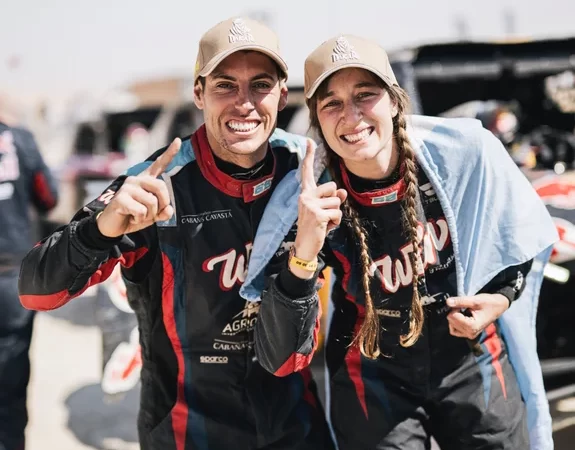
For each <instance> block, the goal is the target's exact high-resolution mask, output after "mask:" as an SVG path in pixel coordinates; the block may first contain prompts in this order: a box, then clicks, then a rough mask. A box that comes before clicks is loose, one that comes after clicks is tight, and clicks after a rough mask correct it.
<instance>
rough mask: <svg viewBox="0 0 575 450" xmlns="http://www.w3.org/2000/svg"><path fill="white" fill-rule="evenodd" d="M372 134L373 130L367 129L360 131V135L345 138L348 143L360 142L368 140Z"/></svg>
mask: <svg viewBox="0 0 575 450" xmlns="http://www.w3.org/2000/svg"><path fill="white" fill-rule="evenodd" d="M370 134H371V128H366V129H365V130H362V131H360V132H359V133H355V134H344V135H343V138H344V139H345V140H346V141H347V142H359V141H361V140H362V139H365V138H367V137H368V136H369V135H370Z"/></svg>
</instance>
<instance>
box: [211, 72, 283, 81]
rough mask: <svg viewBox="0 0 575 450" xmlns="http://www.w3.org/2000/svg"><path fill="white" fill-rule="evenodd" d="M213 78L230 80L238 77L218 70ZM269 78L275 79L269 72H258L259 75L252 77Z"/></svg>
mask: <svg viewBox="0 0 575 450" xmlns="http://www.w3.org/2000/svg"><path fill="white" fill-rule="evenodd" d="M212 78H214V79H220V80H228V81H237V78H235V77H232V76H231V75H227V74H225V73H222V72H216V73H213V74H212ZM263 78H265V79H268V80H271V81H275V77H274V76H273V75H271V74H269V73H267V72H262V73H258V74H257V75H255V76H253V77H252V80H261V79H263Z"/></svg>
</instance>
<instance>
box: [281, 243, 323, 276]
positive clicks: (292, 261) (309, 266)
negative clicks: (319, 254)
mask: <svg viewBox="0 0 575 450" xmlns="http://www.w3.org/2000/svg"><path fill="white" fill-rule="evenodd" d="M288 264H289V265H290V266H293V267H299V268H300V269H302V270H307V271H308V272H315V271H316V270H317V266H318V262H317V258H316V259H315V260H313V261H306V260H304V259H300V258H298V257H297V256H296V255H295V247H292V248H291V249H290V251H289V260H288Z"/></svg>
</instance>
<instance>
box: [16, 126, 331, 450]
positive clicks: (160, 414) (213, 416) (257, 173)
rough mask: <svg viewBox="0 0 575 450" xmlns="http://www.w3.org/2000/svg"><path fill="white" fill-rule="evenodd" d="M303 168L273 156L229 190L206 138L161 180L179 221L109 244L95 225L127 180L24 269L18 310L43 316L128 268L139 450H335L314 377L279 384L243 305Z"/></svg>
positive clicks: (252, 313)
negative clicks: (283, 195)
mask: <svg viewBox="0 0 575 450" xmlns="http://www.w3.org/2000/svg"><path fill="white" fill-rule="evenodd" d="M162 151H163V150H160V151H158V152H156V153H155V154H154V155H152V156H151V157H150V158H149V160H148V161H147V162H145V163H142V164H140V165H138V166H135V167H134V168H133V169H131V170H130V171H128V174H129V175H133V174H137V173H139V172H141V171H142V170H144V169H145V168H146V167H147V166H148V165H150V164H151V162H152V161H153V160H154V159H156V158H157V157H158V156H159V155H160V154H161V152H162ZM297 165H298V159H297V155H296V153H293V152H291V151H290V150H289V149H288V148H287V147H285V146H282V145H280V146H274V145H272V146H271V150H270V151H268V154H267V156H266V158H265V160H264V162H263V163H262V164H261V165H258V166H257V168H256V169H257V170H256V169H254V170H252V171H247V172H248V173H247V174H246V173H244V174H240V175H239V178H244V179H238V178H237V177H236V178H234V177H232V176H231V175H230V174H229V173H226V172H225V171H224V170H222V169H221V167H224V166H225V167H227V168H228V169H229V166H230V164H229V163H228V164H225V163H224V162H223V161H219V162H218V160H216V159H215V157H214V155H213V153H212V151H211V149H210V148H209V144H208V141H207V136H206V130H205V126H202V127H201V128H200V129H199V130H198V131H197V132H196V133H194V134H193V135H192V136H191V137H190V138H186V139H184V140H183V143H182V147H181V149H180V152H179V154H178V155H177V156H176V158H175V160H174V161H173V163H172V165H171V166H170V167H169V168H168V169H167V170H166V173H165V174H164V175H163V178H164V180H165V181H166V184H167V185H168V189H169V192H170V196H171V201H172V205H173V207H174V211H175V213H174V217H172V219H170V220H169V221H167V222H163V223H158V224H156V226H152V227H149V228H147V229H145V230H142V231H139V232H136V233H133V234H130V235H127V236H123V237H121V238H119V239H108V238H105V237H104V236H102V235H101V234H100V233H99V231H98V227H97V225H96V222H95V216H96V213H97V212H99V211H101V210H102V209H103V208H104V207H105V206H106V204H107V203H109V202H110V200H111V199H112V197H113V196H114V194H115V192H116V191H117V190H118V189H119V188H120V186H121V185H122V183H123V181H124V180H125V178H124V177H120V178H119V179H117V180H116V181H114V182H113V183H112V184H111V186H110V187H109V188H108V189H107V190H106V191H105V192H104V193H103V194H102V195H101V196H100V197H99V198H98V199H97V200H96V201H94V202H92V203H90V204H89V205H88V206H87V208H84V210H82V211H81V212H79V213H78V214H77V215H76V216H75V218H74V219H73V220H72V222H71V223H70V224H69V225H68V226H66V227H64V228H62V229H60V230H58V231H56V232H55V233H54V234H53V235H52V236H50V237H49V238H48V239H46V240H45V241H43V242H42V243H41V244H40V245H39V246H37V247H36V248H34V249H33V250H32V251H31V252H30V254H29V255H28V256H27V257H26V259H25V260H24V263H23V266H22V278H21V282H20V294H21V300H22V302H23V304H24V305H26V306H27V307H29V308H33V309H39V310H45V309H53V308H57V307H59V306H61V305H63V304H65V303H66V302H67V301H69V300H70V299H71V298H73V297H75V296H78V295H80V294H81V293H82V292H83V291H84V290H85V289H86V288H87V287H88V286H90V285H92V284H94V283H98V282H100V281H103V280H104V279H105V278H106V277H108V276H109V275H110V273H111V271H112V269H113V268H114V266H115V265H116V264H117V263H118V262H120V263H121V264H122V265H123V275H124V277H125V282H126V286H127V289H128V298H129V301H130V305H131V307H132V308H133V310H134V311H135V313H136V315H137V318H138V324H139V332H140V342H141V347H142V358H143V368H142V373H141V379H142V392H141V407H140V414H139V420H138V429H139V435H140V442H141V448H142V449H144V450H152V449H153V450H156V449H167V450H169V449H174V450H176V449H177V450H184V449H202V450H223V449H231V448H234V449H246V450H247V449H309V450H312V449H319V448H331V445H332V444H331V443H330V441H329V433H328V431H327V425H326V423H325V417H324V415H323V412H322V409H321V405H320V404H319V401H318V398H317V395H316V388H315V384H314V383H313V381H312V380H311V374H310V370H309V369H307V370H305V371H302V372H301V373H294V374H292V375H290V376H289V377H287V378H286V379H279V378H277V377H274V376H273V375H271V374H270V373H268V372H267V371H266V370H264V369H263V368H262V367H261V366H260V364H259V363H258V361H257V360H256V358H255V354H254V350H253V329H254V325H255V322H256V320H257V317H258V309H259V308H258V307H257V305H253V304H251V303H247V302H245V301H244V300H243V299H242V298H241V297H240V296H239V294H238V289H239V286H240V285H241V283H242V282H243V281H244V277H245V270H246V266H247V260H248V258H249V255H250V248H251V242H252V240H253V237H254V235H255V232H256V229H257V226H258V223H259V221H260V218H261V215H262V212H263V210H264V208H265V205H266V203H267V201H268V199H269V196H270V195H271V192H272V191H273V190H274V188H275V186H276V184H277V183H278V182H279V180H281V178H282V177H283V176H284V175H285V174H286V173H287V172H288V171H289V170H291V169H293V168H295V167H297ZM237 169H238V170H241V169H239V168H237ZM245 178H247V179H245Z"/></svg>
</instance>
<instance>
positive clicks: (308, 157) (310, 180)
mask: <svg viewBox="0 0 575 450" xmlns="http://www.w3.org/2000/svg"><path fill="white" fill-rule="evenodd" d="M306 141H307V145H306V151H305V157H304V159H303V161H302V165H301V187H302V190H306V189H314V188H316V187H317V184H316V182H315V177H314V174H313V163H314V159H315V144H314V143H313V141H312V140H311V139H307V140H306Z"/></svg>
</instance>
